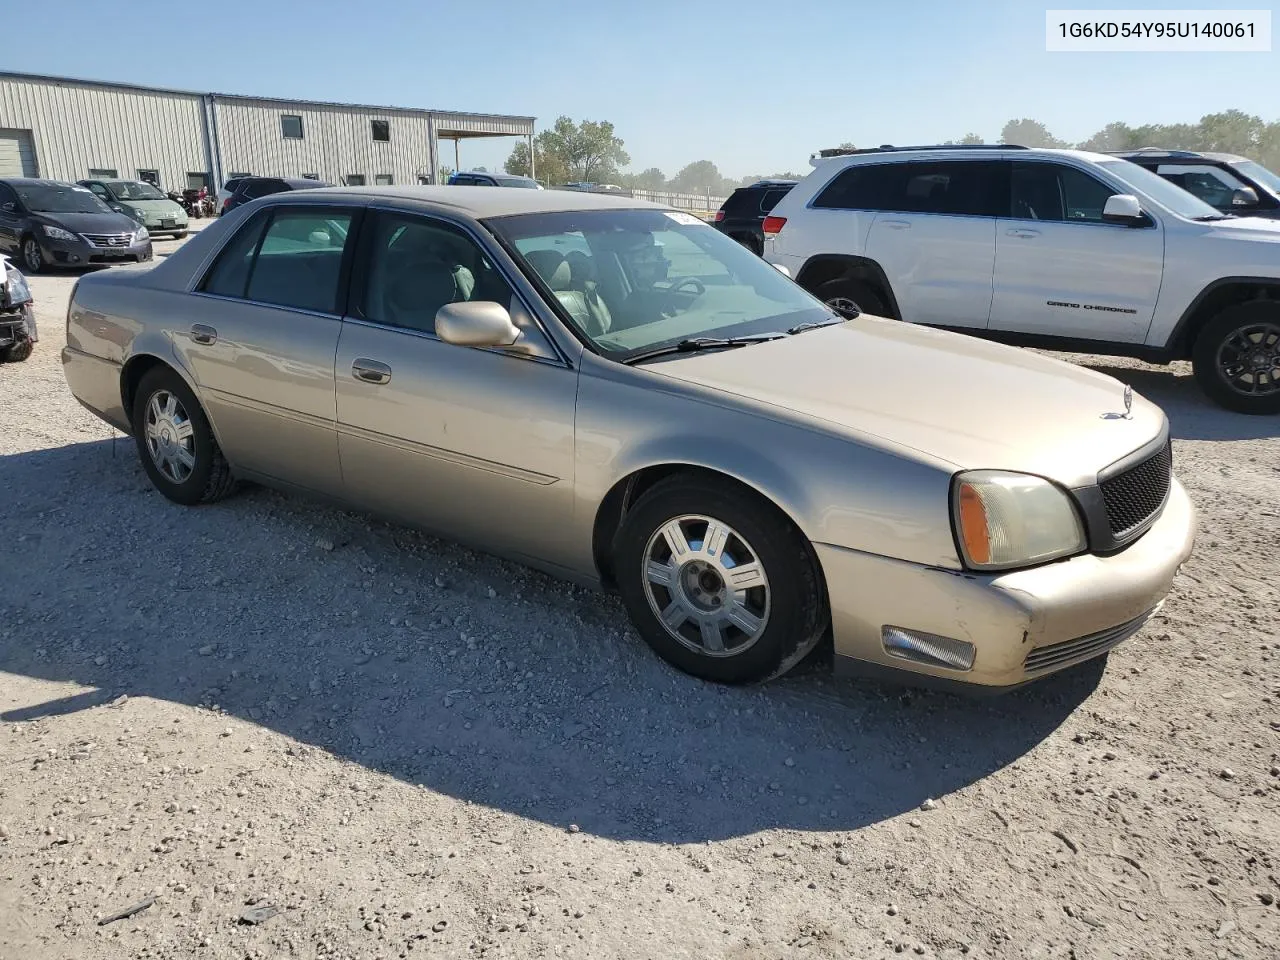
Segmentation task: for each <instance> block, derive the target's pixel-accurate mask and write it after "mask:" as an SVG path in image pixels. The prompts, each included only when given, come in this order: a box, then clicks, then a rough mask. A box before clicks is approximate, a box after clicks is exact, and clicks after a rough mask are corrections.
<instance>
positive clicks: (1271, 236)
mask: <svg viewBox="0 0 1280 960" xmlns="http://www.w3.org/2000/svg"><path fill="white" fill-rule="evenodd" d="M1206 226H1209V227H1212V228H1213V229H1212V233H1214V234H1216V235H1217V236H1220V237H1223V238H1224V239H1228V240H1261V241H1263V242H1270V243H1280V220H1273V219H1271V218H1270V217H1236V218H1235V219H1233V220H1213V221H1211V222H1209V223H1208V224H1206Z"/></svg>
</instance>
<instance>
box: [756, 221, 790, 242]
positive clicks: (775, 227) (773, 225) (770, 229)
mask: <svg viewBox="0 0 1280 960" xmlns="http://www.w3.org/2000/svg"><path fill="white" fill-rule="evenodd" d="M786 225H787V218H786V217H765V218H764V223H762V224H761V225H760V229H761V230H763V231H764V235H765V236H766V237H776V236H777V235H778V234H779V233H781V232H782V228H783V227H785V226H786Z"/></svg>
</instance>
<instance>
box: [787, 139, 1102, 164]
mask: <svg viewBox="0 0 1280 960" xmlns="http://www.w3.org/2000/svg"><path fill="white" fill-rule="evenodd" d="M979 148H981V149H979ZM992 155H994V156H995V157H996V158H997V159H1002V160H1003V159H1016V160H1025V159H1027V158H1028V157H1038V156H1053V157H1073V158H1075V159H1077V160H1085V161H1087V162H1089V163H1097V162H1099V161H1101V160H1114V159H1116V157H1115V156H1114V155H1108V154H1105V153H1095V152H1092V151H1089V150H1063V149H1058V148H1056V147H1020V146H1017V145H1016V144H1012V143H1009V144H978V145H966V144H955V145H945V146H940V147H934V146H927V147H893V148H891V149H870V150H859V151H857V152H856V153H855V152H848V153H836V154H834V155H831V156H826V157H823V156H813V157H810V158H809V164H810V166H813V167H825V166H826V165H827V164H841V163H846V164H849V165H853V164H855V163H863V162H875V161H878V160H881V159H884V160H887V161H890V162H902V161H908V160H956V159H959V158H961V157H964V158H966V159H967V158H973V159H989V158H990V157H991V156H992Z"/></svg>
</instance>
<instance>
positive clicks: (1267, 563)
mask: <svg viewBox="0 0 1280 960" xmlns="http://www.w3.org/2000/svg"><path fill="white" fill-rule="evenodd" d="M173 246H174V245H173V244H171V243H161V244H159V245H158V249H159V250H160V251H161V252H164V251H165V250H167V249H172V247H173ZM74 279H75V277H74V275H71V274H55V275H50V276H41V277H37V278H35V279H34V281H33V283H32V287H33V289H34V291H35V294H36V297H37V304H38V311H39V313H38V315H39V318H40V324H41V332H42V337H43V339H42V340H41V342H40V344H39V345H38V347H37V352H36V354H35V356H34V357H33V358H32V359H31V360H30V361H28V362H27V363H25V364H20V365H11V366H5V367H0V488H2V489H3V490H4V504H5V507H6V509H5V510H4V511H3V513H2V514H0V544H3V548H2V549H0V957H21V958H22V960H45V958H50V960H52V958H65V957H72V956H73V957H86V958H90V957H91V958H104V960H114V958H137V957H148V958H164V957H209V958H226V960H231V958H236V960H241V958H267V957H270V958H276V957H290V956H298V957H325V958H338V957H342V958H347V957H350V958H362V960H363V958H378V957H383V958H391V957H406V956H437V957H478V956H520V957H524V956H535V957H575V958H577V957H582V958H588V957H589V958H593V960H598V958H608V957H626V958H663V960H666V958H676V957H689V958H699V960H702V958H708V957H724V958H733V960H765V958H771V960H772V958H792V957H832V958H835V957H840V958H845V957H858V958H875V957H882V956H883V957H888V956H894V955H897V954H903V955H906V956H911V957H915V956H924V957H951V958H956V957H960V956H967V957H1018V958H1075V960H1085V958H1111V957H1124V958H1136V957H1151V958H1173V957H1178V958H1181V957H1187V958H1204V957H1258V958H1262V957H1271V958H1274V957H1276V956H1277V952H1276V951H1277V943H1278V942H1280V906H1277V902H1276V898H1277V897H1280V863H1278V862H1277V861H1278V860H1280V816H1277V801H1280V766H1278V764H1280V755H1278V754H1280V670H1278V669H1277V667H1278V665H1280V635H1278V634H1277V630H1276V622H1277V620H1276V611H1277V608H1278V606H1280V550H1278V549H1277V542H1278V541H1280V506H1278V504H1280V440H1278V439H1277V437H1278V436H1280V418H1262V419H1258V418H1245V417H1239V416H1234V415H1231V414H1226V413H1223V412H1221V411H1218V410H1216V409H1214V408H1212V407H1210V406H1208V405H1207V403H1206V402H1205V401H1204V400H1202V399H1201V397H1200V395H1199V393H1198V392H1197V390H1196V388H1195V386H1194V384H1193V383H1192V381H1191V379H1190V377H1189V374H1188V371H1187V370H1186V369H1185V367H1184V366H1176V367H1174V368H1172V369H1171V370H1156V369H1154V368H1148V367H1143V366H1142V365H1140V364H1130V363H1127V362H1124V363H1121V362H1120V361H1099V360H1097V359H1094V360H1092V361H1089V362H1092V363H1094V364H1096V365H1098V366H1101V367H1103V368H1104V369H1107V370H1108V371H1109V372H1113V373H1115V374H1116V375H1118V376H1120V377H1122V378H1123V379H1125V380H1126V381H1128V382H1132V383H1133V385H1134V387H1135V389H1137V390H1138V391H1139V392H1141V393H1144V394H1146V395H1147V396H1149V397H1151V398H1153V399H1154V400H1156V401H1157V402H1159V403H1161V404H1162V405H1164V406H1165V408H1166V409H1167V410H1168V412H1169V415H1170V418H1171V420H1172V422H1173V427H1174V431H1175V436H1176V438H1177V439H1176V452H1177V462H1178V471H1179V473H1180V475H1181V477H1182V479H1183V481H1184V482H1185V483H1186V484H1187V486H1188V488H1189V489H1190V491H1191V493H1192V495H1193V496H1194V498H1195V500H1196V503H1197V505H1198V506H1199V509H1200V511H1201V521H1202V527H1201V535H1200V540H1199V546H1198V549H1197V552H1196V554H1195V556H1194V557H1193V558H1192V560H1191V561H1190V562H1189V564H1188V565H1187V567H1186V568H1185V572H1184V573H1183V575H1182V576H1181V577H1180V578H1179V580H1178V582H1177V585H1176V587H1175V590H1174V593H1173V595H1172V597H1171V598H1170V601H1169V603H1168V604H1166V606H1165V608H1164V610H1163V612H1162V614H1161V615H1160V616H1159V617H1157V618H1156V619H1155V621H1153V622H1152V623H1151V624H1150V625H1149V626H1148V627H1147V628H1146V629H1144V630H1143V631H1142V632H1141V633H1140V634H1139V635H1138V636H1137V637H1135V638H1134V639H1133V640H1131V641H1129V642H1128V643H1126V644H1125V645H1124V646H1123V647H1121V648H1120V649H1119V650H1118V651H1117V652H1116V653H1114V654H1113V655H1112V657H1111V658H1110V662H1109V664H1107V665H1106V668H1105V672H1104V671H1103V670H1102V669H1101V667H1100V665H1099V666H1096V667H1086V668H1084V669H1081V670H1077V671H1075V672H1073V673H1071V674H1069V675H1066V676H1062V677H1059V678H1055V679H1053V680H1050V681H1047V682H1044V683H1041V684H1039V685H1036V686H1034V687H1032V688H1029V689H1026V690H1024V691H1021V692H1018V693H1015V694H1012V695H1010V696H1007V697H1003V698H999V699H996V700H969V699H962V698H958V697H953V696H949V695H944V694H933V693H918V692H902V691H900V690H897V689H892V688H889V687H883V686H878V685H875V684H872V683H869V682H861V681H857V682H855V681H843V680H839V681H837V680H833V679H832V678H830V677H829V676H828V675H827V673H826V671H825V667H826V664H825V663H824V662H823V658H822V657H821V656H819V657H818V658H816V661H815V662H813V663H810V664H806V665H804V666H803V667H802V668H801V669H800V670H799V671H797V672H796V673H795V674H793V675H791V676H789V677H787V678H785V679H784V680H782V681H779V682H776V683H773V684H771V685H768V686H765V687H763V688H755V689H723V688H717V687H714V686H711V685H708V684H703V683H700V682H698V681H695V680H692V679H689V678H687V677H685V676H683V675H681V674H678V673H676V672H674V671H672V670H671V669H669V668H667V667H665V666H664V665H662V664H661V663H660V662H658V661H657V660H656V659H655V658H654V657H653V656H652V655H651V654H650V653H649V652H648V650H647V649H646V648H644V647H643V645H642V644H641V642H640V641H639V639H638V638H637V637H636V636H635V634H634V633H632V631H631V630H630V629H629V628H628V627H627V626H626V621H625V616H624V613H623V610H622V607H621V605H620V604H619V603H618V602H617V601H616V600H614V599H612V598H609V597H605V596H601V595H596V594H592V593H588V592H584V591H582V590H579V589H574V588H571V587H569V586H567V585H565V584H563V583H560V582H557V581H554V580H551V579H549V578H547V577H544V576H542V575H540V574H536V573H532V572H529V571H527V570H525V569H523V568H520V567H517V566H514V565H511V564H508V563H505V562H502V561H498V560H495V559H492V558H489V557H486V556H483V555H480V554H476V553H471V552H468V551H465V550H461V549H458V548H456V547H454V546H451V545H449V544H446V543H442V542H439V541H436V540H433V539H431V538H428V537H424V536H421V535H419V534H417V533H414V532H411V531H408V530H405V529H400V528H396V527H391V526H387V525H384V524H381V523H376V522H372V521H370V520H368V519H367V518H365V517H363V516H360V515H356V514H351V513H344V512H340V511H337V510H334V509H331V508H328V507H324V506H318V505H316V504H313V503H308V502H305V501H302V500H299V499H294V498H289V497H285V496H281V495H278V494H276V493H273V492H270V491H267V490H262V489H256V488H255V489H249V490H247V491H245V492H243V493H241V494H240V495H239V496H237V497H235V498H233V499H231V500H228V501H226V502H225V503H223V504H220V505H218V506H215V507H208V508H201V509H183V508H179V507H176V506H174V505H172V504H170V503H169V502H167V501H166V500H164V499H163V498H162V497H161V496H160V495H159V494H157V493H155V492H153V491H152V489H151V487H150V485H149V483H148V482H147V480H146V478H145V476H144V474H143V472H142V470H141V469H140V467H139V466H138V463H137V459H136V456H135V452H134V449H133V446H132V443H131V441H129V440H127V439H125V438H119V437H112V435H111V431H110V430H109V429H108V428H107V427H106V426H105V425H103V424H102V423H100V422H99V421H98V420H96V419H94V418H93V417H91V416H90V415H89V414H88V413H86V412H85V411H83V410H82V409H81V408H80V407H79V406H78V405H77V404H76V403H75V402H74V401H73V400H72V398H71V396H70V394H69V393H68V391H67V388H66V385H65V382H64V380H63V377H62V372H61V368H60V363H59V351H60V349H61V347H62V344H63V337H64V332H63V329H62V325H63V322H64V316H65V309H66V302H67V297H68V295H69V293H70V290H71V286H72V283H73V282H74ZM1080 359H1082V360H1083V358H1080ZM149 898H155V899H154V902H153V903H152V904H151V905H150V906H149V907H148V908H147V909H145V910H142V911H141V912H139V913H137V914H136V915H134V916H131V917H128V918H126V919H121V920H118V921H116V922H113V923H109V924H106V925H100V924H99V920H100V919H103V918H106V917H107V916H109V915H110V914H113V913H116V912H117V911H121V910H124V909H126V908H128V907H130V906H131V905H135V904H138V903H139V902H143V901H146V900H148V899H149ZM253 907H273V908H277V909H278V912H277V913H276V914H275V915H274V916H264V915H265V914H268V913H270V911H269V910H267V911H263V913H262V914H258V915H250V919H249V920H244V919H241V917H242V915H243V914H244V913H245V911H247V910H250V909H251V908H253ZM251 920H257V921H260V922H257V923H254V922H250V921H251Z"/></svg>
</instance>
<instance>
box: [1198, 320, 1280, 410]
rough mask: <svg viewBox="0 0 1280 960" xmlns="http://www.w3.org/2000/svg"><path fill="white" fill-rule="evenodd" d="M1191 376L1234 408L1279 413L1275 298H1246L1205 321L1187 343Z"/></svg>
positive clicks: (1210, 394)
mask: <svg viewBox="0 0 1280 960" xmlns="http://www.w3.org/2000/svg"><path fill="white" fill-rule="evenodd" d="M1191 360H1192V369H1193V370H1194V372H1195V376H1196V381H1197V382H1198V383H1199V384H1200V389H1202V390H1203V391H1204V392H1205V394H1206V395H1208V397H1209V398H1210V399H1211V400H1213V401H1214V402H1215V403H1217V404H1218V405H1219V406H1222V407H1225V408H1226V409H1228V410H1234V411H1235V412H1236V413H1248V414H1269V413H1280V302H1277V301H1275V300H1250V301H1248V302H1247V303H1238V304H1235V305H1234V306H1230V307H1227V308H1226V309H1225V310H1223V311H1222V312H1221V313H1219V314H1218V315H1217V316H1216V317H1214V318H1213V319H1212V320H1210V321H1209V322H1208V323H1207V324H1205V326H1204V329H1202V330H1201V331H1200V333H1199V335H1198V336H1197V337H1196V341H1195V346H1194V347H1193V348H1192V356H1191Z"/></svg>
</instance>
